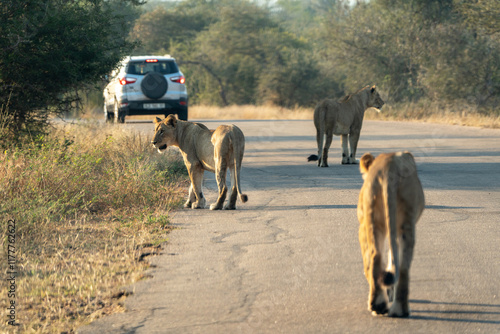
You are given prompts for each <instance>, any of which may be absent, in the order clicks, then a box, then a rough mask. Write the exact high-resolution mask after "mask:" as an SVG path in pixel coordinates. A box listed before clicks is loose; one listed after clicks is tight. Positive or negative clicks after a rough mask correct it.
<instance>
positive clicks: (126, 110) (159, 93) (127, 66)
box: [104, 55, 188, 123]
mask: <svg viewBox="0 0 500 334" xmlns="http://www.w3.org/2000/svg"><path fill="white" fill-rule="evenodd" d="M110 79H111V81H110V83H109V84H108V85H107V86H106V88H105V89H104V115H105V119H106V121H108V122H113V121H114V122H115V123H124V122H125V116H127V115H157V114H162V115H165V117H166V116H167V115H170V114H177V115H178V117H179V119H182V120H185V121H187V118H188V95H187V90H186V85H185V81H186V79H185V77H184V75H183V74H182V72H181V71H180V70H179V67H178V66H177V63H176V62H175V59H174V58H172V57H170V56H168V55H166V56H140V57H127V58H125V59H124V60H123V61H122V62H121V64H120V66H119V68H118V69H117V70H115V71H113V72H112V73H111V76H110Z"/></svg>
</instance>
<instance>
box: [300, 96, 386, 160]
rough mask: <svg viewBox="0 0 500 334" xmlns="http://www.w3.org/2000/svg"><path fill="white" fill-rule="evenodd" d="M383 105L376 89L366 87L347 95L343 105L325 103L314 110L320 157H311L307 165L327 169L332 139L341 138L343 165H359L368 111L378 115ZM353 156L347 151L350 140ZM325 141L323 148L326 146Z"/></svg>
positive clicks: (341, 103)
mask: <svg viewBox="0 0 500 334" xmlns="http://www.w3.org/2000/svg"><path fill="white" fill-rule="evenodd" d="M383 105H384V101H383V100H382V98H381V97H380V95H379V94H378V92H377V90H376V87H375V86H372V87H371V88H370V87H369V86H366V87H364V88H362V89H360V90H359V91H357V92H356V93H354V94H351V95H347V96H345V97H344V98H342V99H341V100H340V101H335V100H332V99H325V100H323V101H321V102H320V103H318V105H317V106H316V108H315V109H314V125H315V126H316V141H317V143H318V155H314V154H313V155H310V156H309V157H308V158H307V161H318V167H328V150H329V149H330V145H331V143H332V137H333V135H336V136H342V164H343V165H346V164H357V163H358V160H356V148H357V147H358V140H359V135H360V133H361V126H362V125H363V117H364V115H365V111H366V109H368V108H375V109H377V110H378V111H380V110H379V109H380V108H382V106H383ZM347 136H349V145H350V146H351V153H350V154H349V152H348V149H347V140H348V137H347ZM323 139H324V146H323Z"/></svg>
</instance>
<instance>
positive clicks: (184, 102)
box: [179, 101, 188, 106]
mask: <svg viewBox="0 0 500 334" xmlns="http://www.w3.org/2000/svg"><path fill="white" fill-rule="evenodd" d="M179 104H180V105H181V106H187V104H188V103H187V101H180V102H179Z"/></svg>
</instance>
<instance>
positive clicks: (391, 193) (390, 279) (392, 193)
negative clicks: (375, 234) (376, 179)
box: [380, 170, 399, 286]
mask: <svg viewBox="0 0 500 334" xmlns="http://www.w3.org/2000/svg"><path fill="white" fill-rule="evenodd" d="M397 182H398V173H397V172H395V171H394V170H389V175H388V178H387V181H386V182H385V183H384V185H383V190H382V191H383V198H384V206H385V210H384V211H385V222H386V226H387V228H388V230H389V256H388V260H389V263H388V267H389V268H387V269H385V270H383V271H382V274H381V277H380V280H381V282H380V283H382V284H383V285H385V286H391V285H393V284H395V283H396V282H397V280H398V278H399V251H398V242H397V238H398V231H397V223H396V215H397ZM392 266H394V269H392Z"/></svg>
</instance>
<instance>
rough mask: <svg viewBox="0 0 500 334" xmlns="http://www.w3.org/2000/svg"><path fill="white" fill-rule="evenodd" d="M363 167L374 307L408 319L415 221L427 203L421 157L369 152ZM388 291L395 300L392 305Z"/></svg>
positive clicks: (364, 247)
mask: <svg viewBox="0 0 500 334" xmlns="http://www.w3.org/2000/svg"><path fill="white" fill-rule="evenodd" d="M360 170H361V173H362V175H363V179H364V184H363V187H362V188H361V192H360V193H359V202H358V219H359V222H360V226H359V243H360V245H361V253H362V255H363V263H364V272H365V276H366V279H367V280H368V283H369V285H370V293H369V296H368V309H369V310H370V311H372V314H374V315H377V314H385V313H387V312H389V314H388V315H389V316H391V317H408V316H409V314H410V309H409V305H408V292H409V280H410V265H411V261H412V258H413V247H414V245H415V224H416V223H417V220H418V219H419V218H420V215H421V214H422V211H423V210H424V206H425V200H424V192H423V190H422V185H421V184H420V180H419V179H418V176H417V168H416V165H415V160H414V159H413V155H412V154H411V153H409V152H399V153H390V154H380V155H379V156H378V157H377V158H376V159H375V158H374V157H373V155H371V154H370V153H366V154H365V155H363V156H362V157H361V163H360ZM386 240H388V241H389V251H388V256H387V261H385V259H384V255H385V254H387V253H385V247H384V246H385V243H386ZM400 257H401V258H400ZM386 265H388V267H386ZM385 268H388V269H385ZM394 284H395V287H394ZM387 292H389V294H390V295H391V297H393V298H392V299H393V300H394V302H393V303H392V306H391V308H390V309H388V302H389V298H388V295H387ZM392 292H394V293H392Z"/></svg>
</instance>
